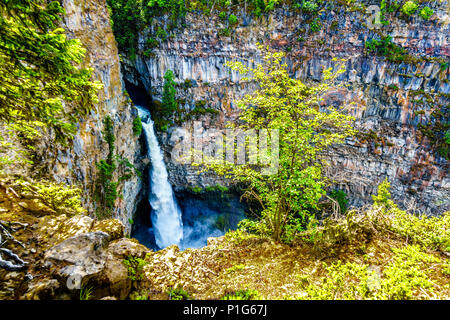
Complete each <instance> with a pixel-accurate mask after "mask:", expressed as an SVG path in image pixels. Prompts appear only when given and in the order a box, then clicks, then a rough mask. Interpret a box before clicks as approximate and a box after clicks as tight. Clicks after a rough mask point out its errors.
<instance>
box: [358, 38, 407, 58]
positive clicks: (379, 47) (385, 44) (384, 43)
mask: <svg viewBox="0 0 450 320" xmlns="http://www.w3.org/2000/svg"><path fill="white" fill-rule="evenodd" d="M365 47H366V49H367V52H368V53H374V54H376V55H379V56H384V57H386V59H387V60H389V61H391V62H397V63H398V62H402V61H404V60H405V59H406V57H407V52H406V50H405V49H404V48H402V47H400V46H398V45H396V44H395V43H393V42H392V37H391V36H382V37H381V39H379V40H378V39H375V38H374V39H370V40H367V41H366V43H365Z"/></svg>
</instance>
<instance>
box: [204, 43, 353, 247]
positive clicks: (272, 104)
mask: <svg viewBox="0 0 450 320" xmlns="http://www.w3.org/2000/svg"><path fill="white" fill-rule="evenodd" d="M258 47H259V49H260V50H261V51H262V52H263V63H262V64H259V65H257V66H256V67H255V68H251V67H247V66H244V65H243V64H242V63H241V62H229V63H227V65H228V66H229V67H230V68H231V69H232V70H234V71H238V72H239V73H241V74H243V75H247V77H244V78H243V79H242V81H254V82H256V84H257V85H258V88H257V89H256V90H255V91H254V92H253V93H251V94H247V95H246V96H245V97H244V98H243V99H242V100H241V101H239V102H238V107H239V108H240V109H241V113H240V117H239V118H240V119H239V120H240V121H239V123H238V124H234V127H235V128H237V129H242V130H247V129H255V130H261V129H269V134H270V132H271V130H273V131H272V132H278V133H279V151H278V152H279V168H278V170H277V171H276V173H274V174H270V175H267V174H265V172H264V171H263V170H261V169H262V166H261V163H260V166H258V167H255V165H252V164H248V163H246V164H234V163H231V162H228V161H219V160H214V159H208V160H207V161H206V163H205V166H206V167H207V168H210V169H213V170H214V171H215V172H217V173H219V174H223V175H230V176H231V177H233V179H235V180H236V181H239V182H241V183H244V184H245V185H247V189H246V190H245V193H244V196H245V197H248V198H253V199H256V201H257V202H259V204H260V205H261V208H262V211H261V217H260V220H259V221H257V222H249V224H248V225H247V226H249V227H251V228H253V229H254V230H255V231H258V232H266V233H268V234H270V235H271V236H272V237H273V238H274V239H275V240H277V241H278V240H280V239H282V238H283V237H284V236H288V235H292V234H293V233H295V232H297V231H301V230H300V229H301V228H303V226H304V225H305V224H306V223H307V222H308V220H309V218H311V217H312V215H313V212H314V210H317V209H318V201H319V199H320V198H321V197H322V196H324V195H325V189H324V188H325V186H326V181H325V177H324V174H323V170H322V169H323V167H324V166H325V165H326V162H325V161H324V160H323V159H322V157H321V154H322V152H323V151H324V150H325V149H326V148H328V147H329V146H331V145H333V144H337V143H341V142H343V141H344V139H345V137H348V136H351V135H353V134H354V133H355V131H354V130H353V128H352V121H353V117H351V116H349V115H346V114H345V113H344V111H343V110H338V109H336V108H334V107H331V106H324V105H321V102H323V99H322V97H323V95H324V94H325V93H326V92H327V91H328V90H329V88H330V86H331V82H332V81H333V80H335V79H336V77H337V76H338V75H339V74H341V73H342V72H343V69H342V66H341V67H339V69H338V70H337V71H335V72H332V70H331V69H327V70H325V71H324V80H323V82H321V83H318V84H314V85H307V84H305V83H303V82H302V81H301V80H297V79H292V78H290V76H289V72H288V70H287V65H286V64H285V63H283V62H282V61H283V57H284V53H282V52H272V51H270V50H269V49H268V48H264V47H263V46H262V45H260V44H258ZM231 125H233V124H231ZM275 130H278V131H275ZM272 150H274V148H272ZM259 151H260V154H261V150H259ZM263 153H264V152H263ZM267 156H269V157H273V156H276V154H275V153H269V154H268V155H267ZM261 158H263V157H261V156H260V160H261ZM244 225H245V224H244Z"/></svg>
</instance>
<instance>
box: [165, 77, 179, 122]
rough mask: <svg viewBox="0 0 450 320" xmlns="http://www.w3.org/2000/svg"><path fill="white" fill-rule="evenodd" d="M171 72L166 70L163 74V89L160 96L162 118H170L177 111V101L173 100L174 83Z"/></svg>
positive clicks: (174, 92)
mask: <svg viewBox="0 0 450 320" xmlns="http://www.w3.org/2000/svg"><path fill="white" fill-rule="evenodd" d="M173 79H174V75H173V71H172V70H167V71H166V73H165V74H164V87H163V94H162V105H163V110H162V111H161V113H162V115H163V116H170V115H172V114H173V113H174V112H175V111H176V110H177V106H178V105H177V101H176V100H175V94H176V90H175V81H174V80H173Z"/></svg>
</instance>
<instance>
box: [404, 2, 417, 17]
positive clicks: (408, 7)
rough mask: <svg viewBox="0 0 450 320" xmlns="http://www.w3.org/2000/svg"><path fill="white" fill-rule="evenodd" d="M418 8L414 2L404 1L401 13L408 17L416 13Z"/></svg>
mask: <svg viewBox="0 0 450 320" xmlns="http://www.w3.org/2000/svg"><path fill="white" fill-rule="evenodd" d="M418 8H419V6H418V4H417V3H416V2H414V1H406V2H405V3H404V4H403V6H402V12H403V13H404V14H406V15H408V16H410V15H412V14H414V13H416V11H417V9H418Z"/></svg>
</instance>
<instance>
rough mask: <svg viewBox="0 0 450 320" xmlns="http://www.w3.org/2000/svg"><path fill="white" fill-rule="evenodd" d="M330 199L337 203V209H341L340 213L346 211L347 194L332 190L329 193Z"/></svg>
mask: <svg viewBox="0 0 450 320" xmlns="http://www.w3.org/2000/svg"><path fill="white" fill-rule="evenodd" d="M330 197H331V198H333V199H335V200H336V201H337V202H338V203H339V208H340V209H341V213H345V211H347V203H348V199H347V194H346V193H345V192H344V191H342V190H332V191H331V192H330Z"/></svg>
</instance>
